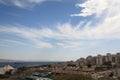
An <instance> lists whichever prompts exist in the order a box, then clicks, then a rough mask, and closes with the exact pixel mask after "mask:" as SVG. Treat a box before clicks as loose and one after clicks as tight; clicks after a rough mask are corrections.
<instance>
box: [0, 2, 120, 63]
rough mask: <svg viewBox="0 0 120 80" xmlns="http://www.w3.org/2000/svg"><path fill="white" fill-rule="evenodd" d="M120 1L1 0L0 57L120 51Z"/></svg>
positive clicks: (52, 56) (50, 58)
mask: <svg viewBox="0 0 120 80" xmlns="http://www.w3.org/2000/svg"><path fill="white" fill-rule="evenodd" d="M119 8H120V1H119V0H0V59H12V60H30V61H68V60H77V59H78V58H80V57H86V56H88V55H92V56H95V55H97V54H102V55H104V54H106V53H112V54H115V53H117V52H120V46H119V45H120V10H119Z"/></svg>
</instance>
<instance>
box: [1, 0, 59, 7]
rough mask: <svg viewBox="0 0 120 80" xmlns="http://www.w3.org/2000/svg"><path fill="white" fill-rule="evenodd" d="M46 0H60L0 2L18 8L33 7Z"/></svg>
mask: <svg viewBox="0 0 120 80" xmlns="http://www.w3.org/2000/svg"><path fill="white" fill-rule="evenodd" d="M46 1H60V0H0V3H1V4H6V5H14V6H17V7H20V8H33V7H34V6H36V5H39V4H41V3H43V2H46Z"/></svg>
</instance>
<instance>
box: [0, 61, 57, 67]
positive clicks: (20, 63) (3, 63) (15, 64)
mask: <svg viewBox="0 0 120 80" xmlns="http://www.w3.org/2000/svg"><path fill="white" fill-rule="evenodd" d="M54 63H57V62H0V67H3V66H5V65H11V66H13V67H16V68H19V67H24V66H35V65H49V64H54Z"/></svg>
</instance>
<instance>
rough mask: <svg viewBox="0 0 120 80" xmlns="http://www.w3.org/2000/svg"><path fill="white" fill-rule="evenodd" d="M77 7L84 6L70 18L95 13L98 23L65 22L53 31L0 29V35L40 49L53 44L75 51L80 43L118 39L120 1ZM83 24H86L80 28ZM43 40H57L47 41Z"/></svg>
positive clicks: (50, 46)
mask: <svg viewBox="0 0 120 80" xmlns="http://www.w3.org/2000/svg"><path fill="white" fill-rule="evenodd" d="M91 3H92V4H91ZM77 6H79V7H83V9H82V11H81V13H80V14H77V15H76V14H73V15H72V16H82V17H87V16H90V15H94V14H95V15H97V16H96V19H99V20H100V21H101V22H98V23H97V24H96V25H92V24H93V22H92V21H89V22H84V21H83V22H80V23H78V24H77V25H72V24H71V23H64V24H58V25H55V29H51V28H42V29H35V28H34V29H33V28H28V27H27V26H24V25H18V26H12V25H11V27H9V26H6V27H3V26H1V28H0V32H1V33H8V34H11V35H17V36H19V37H22V38H25V39H28V40H31V41H33V42H34V43H35V45H36V46H37V47H39V48H52V47H54V45H53V44H56V45H57V46H62V47H63V48H76V47H80V46H81V45H82V44H81V42H80V41H81V40H99V39H108V40H109V39H120V11H119V8H120V1H119V0H114V1H113V0H104V2H103V1H101V0H97V1H96V0H87V1H86V2H84V3H83V4H77ZM102 15H104V16H102ZM98 17H99V18H98ZM83 24H85V25H84V26H83ZM19 26H20V27H19ZM46 39H52V40H56V41H55V42H54V41H49V40H48V41H46Z"/></svg>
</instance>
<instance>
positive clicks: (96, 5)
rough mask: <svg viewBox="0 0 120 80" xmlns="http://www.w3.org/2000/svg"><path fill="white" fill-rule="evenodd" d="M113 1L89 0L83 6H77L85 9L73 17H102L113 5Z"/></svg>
mask: <svg viewBox="0 0 120 80" xmlns="http://www.w3.org/2000/svg"><path fill="white" fill-rule="evenodd" d="M112 2H113V0H87V1H85V2H84V3H83V4H81V3H80V4H76V6H77V7H82V8H83V9H82V10H81V11H80V13H78V14H72V15H71V16H83V17H87V16H91V15H93V14H96V15H97V16H100V15H101V14H102V13H103V11H106V9H107V8H108V7H110V6H111V5H112Z"/></svg>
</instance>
